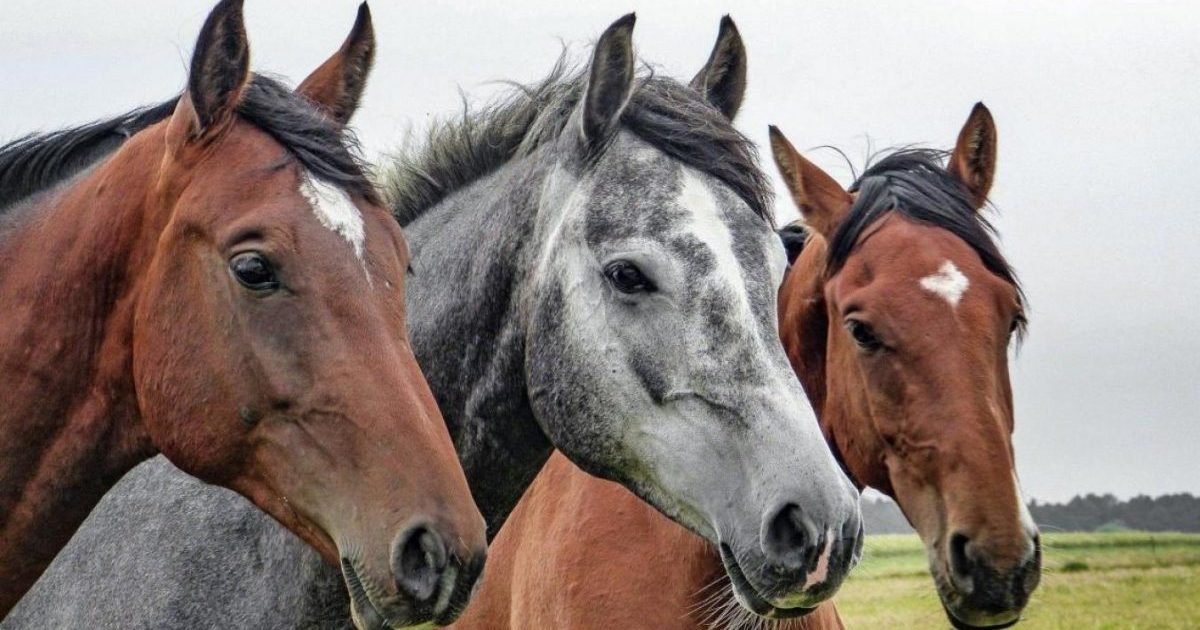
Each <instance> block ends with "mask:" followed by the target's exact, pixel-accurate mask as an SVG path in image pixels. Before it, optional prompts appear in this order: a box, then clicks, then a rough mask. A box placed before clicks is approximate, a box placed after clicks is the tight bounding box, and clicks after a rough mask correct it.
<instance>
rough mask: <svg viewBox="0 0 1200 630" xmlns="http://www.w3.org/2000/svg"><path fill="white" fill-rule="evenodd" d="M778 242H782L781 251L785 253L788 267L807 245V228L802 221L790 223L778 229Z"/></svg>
mask: <svg viewBox="0 0 1200 630" xmlns="http://www.w3.org/2000/svg"><path fill="white" fill-rule="evenodd" d="M779 240H781V241H783V249H784V251H786V252H787V259H788V266H789V267H790V266H791V265H792V263H794V262H796V258H798V257H799V256H800V254H801V253H802V252H803V251H804V246H805V245H807V244H808V228H807V227H805V225H804V222H803V221H799V220H797V221H792V222H791V223H789V224H787V225H785V226H783V227H781V228H779Z"/></svg>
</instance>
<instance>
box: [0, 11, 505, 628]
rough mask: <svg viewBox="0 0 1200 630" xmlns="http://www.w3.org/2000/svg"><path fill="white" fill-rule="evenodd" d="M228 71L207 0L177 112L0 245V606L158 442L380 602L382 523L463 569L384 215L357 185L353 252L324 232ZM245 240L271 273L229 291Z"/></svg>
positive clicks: (399, 254)
mask: <svg viewBox="0 0 1200 630" xmlns="http://www.w3.org/2000/svg"><path fill="white" fill-rule="evenodd" d="M364 16H366V18H365V19H366V22H365V29H364V28H363V24H364V22H363V20H364ZM355 32H356V33H357V35H356V34H353V33H352V36H351V42H349V43H348V45H347V46H345V47H343V49H342V50H341V51H339V53H338V54H336V55H334V57H333V58H331V59H330V61H329V62H327V63H326V64H325V65H324V66H322V73H323V74H322V75H321V76H320V77H319V78H321V79H322V80H321V81H315V80H314V81H310V82H308V84H307V85H308V86H309V87H308V88H306V89H305V92H304V94H305V95H307V96H308V97H310V98H311V99H313V101H314V102H315V104H317V105H318V106H321V107H330V109H329V110H328V111H329V112H331V114H330V115H331V117H332V118H335V119H337V120H338V121H339V122H344V119H345V118H346V117H348V116H349V114H350V113H351V112H352V111H353V109H354V107H356V105H357V96H356V94H357V93H360V92H361V85H360V84H361V81H362V80H364V79H365V68H366V67H367V66H369V51H370V50H373V43H369V44H368V45H367V46H366V51H365V52H364V49H363V47H362V46H356V45H352V44H353V42H354V41H358V42H362V41H365V40H364V39H363V38H364V37H366V38H368V39H370V24H369V15H367V14H366V13H365V12H363V13H360V22H359V24H358V25H356V31H355ZM372 42H373V40H372ZM364 59H365V61H364ZM247 64H248V50H247V48H246V45H245V33H244V32H243V29H242V16H241V8H240V3H239V2H236V1H235V0H226V2H223V3H221V4H220V5H218V7H217V8H216V9H215V10H214V11H213V13H212V15H210V17H209V20H208V21H207V22H206V24H205V28H204V30H203V32H202V35H201V39H200V41H199V43H198V44H197V52H196V56H195V58H194V59H193V65H192V76H191V79H190V81H189V91H188V92H187V93H186V94H185V95H184V96H183V97H182V98H181V99H180V101H179V104H178V106H177V107H176V110H175V113H174V114H173V115H172V116H171V117H170V118H169V119H167V120H165V121H163V122H161V123H159V124H156V125H154V126H152V127H150V128H148V129H146V130H144V131H142V132H140V133H138V134H136V135H135V136H134V137H133V138H131V139H130V140H129V141H128V142H127V143H125V144H124V145H123V146H122V147H121V148H120V149H119V150H118V151H117V152H116V153H115V154H114V155H112V156H111V157H110V158H108V159H107V160H105V161H104V162H103V163H101V164H100V165H99V166H97V167H95V168H94V169H92V170H91V171H90V172H85V173H84V174H82V175H80V176H78V177H77V178H75V180H73V181H69V182H67V183H65V184H64V185H62V186H60V187H59V189H58V190H57V191H52V192H50V193H47V194H45V195H44V196H43V197H42V198H41V199H39V200H35V207H34V208H33V209H32V210H30V212H29V214H28V216H29V218H28V220H26V221H25V222H24V223H23V224H21V225H19V226H17V227H16V228H14V229H13V230H12V231H10V232H9V233H6V234H4V235H3V240H0V296H2V298H0V299H2V300H3V302H2V303H3V308H0V382H2V383H3V384H4V398H5V400H4V404H3V406H0V618H2V617H3V616H4V614H5V613H6V612H7V611H8V610H9V609H10V608H11V607H12V606H13V605H14V604H15V603H16V601H17V600H18V599H19V598H20V597H21V595H22V594H23V593H24V592H25V590H26V589H27V588H28V587H29V586H30V585H31V584H32V583H33V582H34V581H35V580H36V579H37V577H38V576H39V575H40V573H41V572H42V570H43V569H44V568H45V567H46V565H47V564H48V563H49V562H50V560H51V559H52V558H53V557H54V555H55V554H56V553H57V552H58V550H59V549H60V548H61V547H62V546H63V545H64V544H65V543H66V542H67V540H68V539H69V538H70V536H71V534H72V533H73V532H74V531H75V529H76V528H77V527H78V525H79V524H80V523H81V522H82V521H83V519H84V518H85V517H86V516H87V514H88V512H89V511H90V510H91V509H92V508H93V506H94V505H95V504H96V502H97V501H98V500H99V499H100V497H101V495H103V493H104V492H105V491H106V490H107V489H108V488H109V487H110V486H111V485H112V484H113V483H115V482H116V480H117V479H119V478H120V477H121V475H123V474H124V473H125V472H126V471H127V470H129V469H130V468H132V467H133V466H134V465H135V464H136V463H138V462H139V461H141V460H143V459H146V458H148V457H150V456H152V455H153V454H154V453H155V452H159V451H161V452H162V453H164V454H165V455H166V456H167V457H168V458H170V459H171V460H172V461H173V462H174V463H175V464H176V465H178V466H179V467H180V468H182V469H184V470H185V471H188V472H190V473H191V474H194V475H196V476H197V477H200V478H201V479H204V480H206V481H209V482H211V483H217V484H221V485H225V486H228V487H230V488H233V489H235V490H237V491H239V492H241V493H242V494H243V495H245V496H247V497H248V498H250V499H251V500H252V501H254V502H255V503H256V504H257V505H258V506H259V507H260V508H262V509H263V510H264V511H266V512H268V513H270V514H271V515H272V516H274V517H275V518H276V519H278V520H279V521H280V522H281V523H283V524H284V525H285V526H287V527H288V528H289V529H291V530H292V531H293V532H295V533H296V534H298V535H299V536H300V537H302V538H303V539H304V540H306V541H307V542H308V543H310V544H312V545H313V546H314V547H315V548H316V549H317V550H319V551H320V552H321V553H322V554H323V555H324V556H325V557H326V558H327V559H329V560H330V561H333V562H337V561H338V560H339V559H340V558H342V557H345V556H346V555H347V554H349V555H350V556H352V557H354V558H355V562H357V563H358V570H359V571H361V575H360V578H361V579H362V580H363V581H364V582H369V583H370V584H372V585H373V588H374V593H375V596H376V597H378V596H380V595H383V596H388V597H395V595H390V594H392V593H393V592H394V591H395V590H396V586H395V583H394V580H393V578H392V567H391V564H392V547H391V546H392V543H393V537H394V536H395V535H396V533H397V531H399V530H400V528H402V527H403V526H404V525H406V523H408V522H409V521H410V520H412V519H414V518H420V519H423V520H424V521H427V522H429V523H430V526H431V527H434V528H439V529H442V530H443V533H442V537H443V538H444V539H445V540H446V541H448V543H449V552H450V553H452V554H455V555H457V556H461V557H462V558H463V560H464V562H466V561H467V560H470V559H474V558H478V557H480V556H481V553H482V548H483V545H484V543H485V539H484V530H483V522H482V517H481V516H480V514H479V511H478V510H477V509H476V507H475V505H474V503H473V502H472V500H471V495H470V492H469V490H468V488H467V485H466V479H465V477H464V475H463V473H462V470H461V468H460V467H459V465H458V461H457V458H456V456H455V453H454V450H453V445H452V444H451V442H450V439H449V435H448V433H447V430H446V427H445V425H444V423H443V421H442V419H441V416H440V414H439V412H438V409H437V406H436V403H435V402H434V400H433V397H432V395H431V393H430V392H429V389H428V386H427V385H426V384H425V381H424V378H423V377H422V374H421V372H420V369H419V367H418V366H417V363H416V360H415V358H414V357H413V354H412V350H411V348H410V345H409V342H408V334H407V328H406V325H405V310H404V280H405V270H406V268H407V264H408V254H407V250H406V248H405V245H404V239H403V236H402V235H401V233H400V229H399V227H398V226H397V224H396V223H395V221H393V220H392V218H391V215H390V213H389V212H388V211H387V210H386V209H385V208H383V207H382V206H380V205H379V204H378V203H377V202H376V201H375V200H373V199H368V198H364V197H363V196H361V195H357V194H356V195H354V196H353V198H352V203H353V204H354V206H355V207H356V209H357V211H358V212H359V214H360V215H361V219H362V221H363V223H364V231H365V234H366V239H365V245H364V251H363V255H362V260H359V259H358V257H357V256H356V255H355V254H354V252H353V250H352V248H351V246H350V244H349V243H348V242H347V240H346V239H345V238H343V237H342V236H341V235H339V234H337V233H335V232H334V231H333V230H331V229H329V228H328V227H327V226H325V225H323V224H322V222H321V221H320V220H319V219H318V217H317V216H316V214H315V213H314V208H313V207H312V205H311V204H310V201H309V200H308V199H307V198H306V197H305V196H304V195H303V194H302V192H301V186H302V182H303V181H305V179H306V178H309V177H311V175H310V174H308V173H306V172H305V171H304V169H303V168H301V167H300V165H299V164H298V163H297V160H296V159H295V158H294V157H292V156H290V154H289V153H288V152H287V151H286V150H285V148H284V147H282V146H281V145H280V144H279V143H278V142H277V141H276V140H275V139H273V138H272V137H270V136H269V135H268V134H266V133H264V132H263V131H262V130H260V129H259V128H257V127H255V126H254V125H252V124H250V123H248V122H246V121H245V120H243V119H242V118H241V117H240V116H239V115H238V114H237V113H235V109H236V106H237V105H238V103H239V99H240V98H241V94H242V91H243V90H245V89H246V86H247V85H248V82H249V81H250V74H249V70H248V65H247ZM355 81H357V82H358V87H353V85H355V83H354V82H355ZM344 84H351V87H350V88H348V89H347V88H346V87H345V85H344ZM314 85H322V86H325V89H316V88H313V87H312V86H314ZM330 86H333V87H334V88H336V89H329V88H330ZM338 86H341V87H338ZM348 93H354V96H353V97H352V98H341V95H345V94H348ZM329 94H336V95H339V98H338V99H337V101H336V102H334V103H329V102H325V101H324V100H323V99H325V98H327V96H328V95H329ZM244 252H261V253H262V254H263V255H265V256H266V257H267V258H268V259H269V260H270V261H271V262H273V263H274V265H275V267H276V269H277V272H278V275H279V277H280V278H281V279H282V286H281V288H280V289H278V290H276V291H274V292H270V293H254V292H252V291H250V290H248V289H247V288H245V287H242V286H241V285H239V283H238V282H237V281H236V280H235V278H234V276H233V274H232V273H231V272H230V270H229V263H228V261H229V260H230V258H231V257H233V256H236V255H238V254H239V253H244ZM368 274H369V277H368ZM466 588H467V589H469V588H470V585H469V584H468V585H467V586H466ZM385 612H386V611H385Z"/></svg>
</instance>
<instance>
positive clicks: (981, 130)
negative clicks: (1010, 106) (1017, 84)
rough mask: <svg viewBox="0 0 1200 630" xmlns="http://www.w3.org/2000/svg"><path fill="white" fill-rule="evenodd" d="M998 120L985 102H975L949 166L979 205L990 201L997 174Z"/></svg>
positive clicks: (977, 206)
mask: <svg viewBox="0 0 1200 630" xmlns="http://www.w3.org/2000/svg"><path fill="white" fill-rule="evenodd" d="M996 145H997V132H996V121H995V119H993V118H992V112H991V111H990V110H988V108H987V106H986V105H984V104H983V103H982V102H978V103H975V106H974V107H972V108H971V114H970V115H969V116H968V117H967V122H965V123H964V124H963V127H962V130H961V131H959V133H958V140H957V142H955V145H954V152H953V153H951V154H950V161H949V164H948V165H947V169H948V170H949V171H950V173H951V174H952V175H954V177H956V178H957V179H958V180H959V181H961V182H962V183H963V184H964V185H965V186H966V187H967V190H968V191H969V192H970V193H971V201H972V202H973V203H974V204H975V208H976V209H980V208H983V207H984V206H985V205H986V204H987V199H988V193H989V192H991V189H992V183H993V181H994V180H995V176H996V154H997V146H996Z"/></svg>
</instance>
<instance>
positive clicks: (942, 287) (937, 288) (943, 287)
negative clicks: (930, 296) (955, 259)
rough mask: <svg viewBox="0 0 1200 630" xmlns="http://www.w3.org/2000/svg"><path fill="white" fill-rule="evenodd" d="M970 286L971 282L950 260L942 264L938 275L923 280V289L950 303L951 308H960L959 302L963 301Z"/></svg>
mask: <svg viewBox="0 0 1200 630" xmlns="http://www.w3.org/2000/svg"><path fill="white" fill-rule="evenodd" d="M969 286H971V282H970V281H969V280H967V277H966V276H964V275H963V273H962V272H961V271H959V270H958V267H955V266H954V263H952V262H950V261H949V260H947V261H946V262H944V263H942V266H941V267H939V268H938V270H937V273H935V274H932V275H928V276H925V277H924V278H921V288H923V289H925V290H926V291H929V292H931V293H936V294H938V295H939V296H941V298H942V299H943V300H946V301H947V302H949V303H950V306H958V301H959V300H961V299H962V296H963V293H966V292H967V287H969Z"/></svg>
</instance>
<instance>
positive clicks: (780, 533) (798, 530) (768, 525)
mask: <svg viewBox="0 0 1200 630" xmlns="http://www.w3.org/2000/svg"><path fill="white" fill-rule="evenodd" d="M825 543H826V540H825V533H824V532H823V531H820V530H818V529H817V527H816V525H815V524H813V522H812V520H811V519H809V518H808V517H807V516H805V514H804V511H803V510H802V509H800V506H799V505H796V504H795V503H787V504H784V505H783V506H781V507H780V508H778V509H777V510H775V512H774V513H771V514H768V516H767V518H766V520H765V522H764V523H763V534H762V547H763V553H764V554H765V555H766V560H767V562H769V563H770V564H771V565H772V566H773V568H774V569H775V570H776V571H777V572H778V573H783V574H789V573H807V571H808V569H809V568H810V567H813V566H815V565H816V563H817V559H818V557H819V556H820V554H821V551H822V550H823V549H824V548H825Z"/></svg>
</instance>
